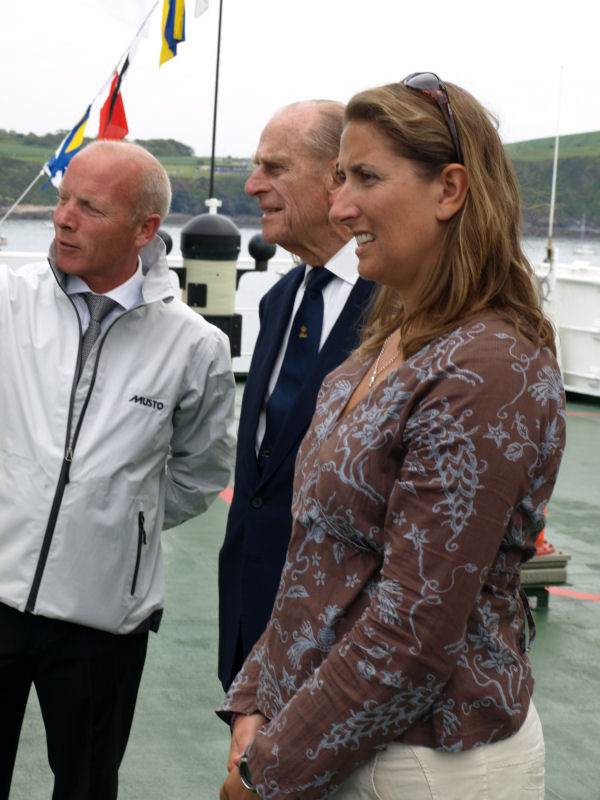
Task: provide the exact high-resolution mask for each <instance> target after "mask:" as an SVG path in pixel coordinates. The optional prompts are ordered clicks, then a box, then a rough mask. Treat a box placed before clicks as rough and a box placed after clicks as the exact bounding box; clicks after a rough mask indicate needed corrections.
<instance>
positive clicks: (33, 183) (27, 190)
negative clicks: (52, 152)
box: [0, 169, 44, 225]
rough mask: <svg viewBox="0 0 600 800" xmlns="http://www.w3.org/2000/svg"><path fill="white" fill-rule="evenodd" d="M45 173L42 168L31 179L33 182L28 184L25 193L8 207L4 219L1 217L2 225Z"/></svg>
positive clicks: (0, 223) (0, 222)
mask: <svg viewBox="0 0 600 800" xmlns="http://www.w3.org/2000/svg"><path fill="white" fill-rule="evenodd" d="M43 174H44V170H43V169H42V170H40V172H39V173H38V174H37V175H36V176H35V178H34V179H33V180H32V181H31V183H30V184H29V186H28V187H27V188H26V189H25V191H24V192H23V194H22V195H21V196H20V197H19V199H18V200H15V202H14V203H13V204H12V206H11V207H10V208H9V209H8V211H7V212H6V214H5V215H4V216H3V217H2V219H0V225H2V223H3V222H4V221H5V220H6V219H7V218H8V217H9V216H10V215H11V214H12V212H13V211H14V210H15V208H16V207H17V206H18V205H19V203H20V202H21V200H22V199H23V198H24V197H25V195H26V194H27V193H28V192H29V191H31V189H33V187H34V186H35V184H36V183H37V182H38V181H39V179H40V178H41V177H42V175H43Z"/></svg>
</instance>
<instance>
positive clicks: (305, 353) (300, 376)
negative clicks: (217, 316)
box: [260, 267, 334, 460]
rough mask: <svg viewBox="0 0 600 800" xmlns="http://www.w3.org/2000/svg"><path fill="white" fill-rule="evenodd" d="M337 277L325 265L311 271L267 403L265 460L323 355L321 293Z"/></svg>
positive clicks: (264, 443)
mask: <svg viewBox="0 0 600 800" xmlns="http://www.w3.org/2000/svg"><path fill="white" fill-rule="evenodd" d="M333 277H334V276H333V273H331V272H330V271H329V270H328V269H326V268H325V267H315V268H314V269H312V270H311V271H310V272H309V274H308V278H307V281H306V288H305V290H304V297H303V298H302V302H301V303H300V306H299V307H298V310H297V311H296V314H295V316H294V320H293V322H292V327H291V329H290V338H289V340H288V345H287V348H286V351H285V355H284V357H283V363H282V364H281V371H280V373H279V377H278V378H277V383H276V384H275V388H274V389H273V392H272V394H271V396H270V397H269V400H268V402H267V427H266V432H265V436H264V439H263V442H262V446H261V451H260V456H261V460H262V459H264V458H268V457H269V455H270V452H271V447H272V445H273V443H274V442H275V440H276V439H277V437H278V435H279V433H280V431H281V429H282V427H283V423H284V422H285V418H286V417H287V415H288V413H289V411H290V408H291V407H292V404H293V402H294V400H295V399H296V396H297V394H298V392H299V391H300V387H301V386H302V384H303V383H304V381H305V379H306V376H307V375H308V373H309V372H310V370H311V369H312V367H313V365H314V363H315V360H316V358H317V356H318V354H319V344H320V342H321V331H322V329H323V295H322V293H321V292H322V289H323V288H324V287H325V286H326V285H327V284H328V283H329V281H330V280H331V279H332V278H333Z"/></svg>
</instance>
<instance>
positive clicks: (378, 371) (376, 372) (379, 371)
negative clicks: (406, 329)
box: [369, 333, 400, 389]
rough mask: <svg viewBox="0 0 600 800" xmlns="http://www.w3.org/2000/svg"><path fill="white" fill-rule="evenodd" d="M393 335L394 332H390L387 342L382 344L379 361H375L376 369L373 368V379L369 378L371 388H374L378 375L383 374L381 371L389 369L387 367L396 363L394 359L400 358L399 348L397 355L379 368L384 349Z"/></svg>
mask: <svg viewBox="0 0 600 800" xmlns="http://www.w3.org/2000/svg"><path fill="white" fill-rule="evenodd" d="M392 335H393V334H391V333H390V335H389V336H388V337H387V339H386V340H385V342H384V343H383V345H382V347H381V350H380V351H379V355H378V356H377V361H376V362H375V369H374V370H373V373H372V375H371V379H370V380H369V389H372V388H373V384H374V383H375V379H376V378H377V376H378V375H381V373H382V372H383V371H384V370H386V369H387V368H388V367H389V366H390V365H391V364H393V363H394V361H396V359H398V358H400V350H398V351H397V352H396V355H395V356H394V357H393V358H390V360H389V361H387V362H386V363H385V364H384V365H383V367H381V369H380V368H379V362H380V361H381V356H382V355H383V351H384V350H385V348H386V345H387V343H388V342H389V340H390V339H391V338H392Z"/></svg>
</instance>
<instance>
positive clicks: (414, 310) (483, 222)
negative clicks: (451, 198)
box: [344, 83, 555, 357]
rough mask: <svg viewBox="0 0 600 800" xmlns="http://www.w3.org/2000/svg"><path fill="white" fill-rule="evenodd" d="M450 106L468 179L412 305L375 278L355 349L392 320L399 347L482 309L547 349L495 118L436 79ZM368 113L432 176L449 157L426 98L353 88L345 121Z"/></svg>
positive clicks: (397, 88) (448, 144)
mask: <svg viewBox="0 0 600 800" xmlns="http://www.w3.org/2000/svg"><path fill="white" fill-rule="evenodd" d="M445 85H446V89H447V91H448V96H449V98H450V103H451V105H452V110H453V112H454V120H455V123H456V128H457V132H458V138H459V142H460V147H461V150H462V157H463V162H464V165H465V169H466V173H467V178H468V183H469V189H468V192H467V196H466V200H465V203H464V205H463V207H462V208H461V209H460V211H459V212H457V213H456V214H455V215H454V217H453V218H452V219H451V220H450V221H449V222H448V225H447V229H446V233H445V236H444V240H443V243H442V246H441V249H440V252H439V255H438V258H437V261H436V263H435V265H434V267H433V269H432V271H431V272H430V273H429V274H428V275H427V276H426V278H425V279H424V281H423V283H422V285H421V287H420V289H419V292H418V295H417V298H416V300H415V302H414V304H411V308H410V309H408V308H406V307H405V306H404V304H403V302H402V300H401V299H400V298H399V297H398V294H397V292H396V291H395V290H393V289H390V288H387V287H382V288H381V289H380V290H379V292H378V293H377V294H376V296H375V298H374V300H373V302H372V304H371V307H370V309H369V312H368V320H367V323H366V325H365V329H364V333H363V339H362V343H361V345H360V347H359V350H358V354H359V356H360V357H368V356H369V355H371V354H372V353H373V352H376V351H377V350H378V349H379V348H380V347H381V345H382V343H383V342H384V341H385V339H386V337H387V336H388V335H389V334H390V333H392V331H394V330H396V328H398V327H399V328H400V331H401V337H400V339H401V343H402V351H403V354H404V356H405V357H408V356H410V355H413V354H414V353H415V352H416V351H417V350H418V349H419V348H420V347H422V346H423V345H424V344H426V343H427V342H429V341H431V340H432V339H433V338H435V337H436V336H439V335H441V334H444V333H447V332H449V331H451V330H453V329H454V328H455V327H456V326H457V325H459V324H461V323H462V322H464V321H466V320H468V319H469V318H470V317H472V316H473V315H474V314H476V313H478V312H479V311H481V310H484V309H493V310H496V311H498V312H499V313H500V314H501V315H502V316H504V317H505V318H507V319H509V320H511V321H512V322H513V323H514V324H515V326H516V329H517V331H518V332H519V333H520V334H521V335H522V336H525V337H526V338H528V339H530V340H531V341H533V342H534V343H535V344H537V345H539V346H547V347H549V348H550V349H551V350H552V351H553V352H555V341H554V329H553V327H552V324H551V323H550V321H549V320H548V319H547V317H546V316H545V315H544V313H543V311H542V308H541V301H540V297H539V293H538V290H537V285H536V279H535V274H534V272H533V269H532V267H531V264H530V263H529V261H528V260H527V258H526V256H525V255H524V253H523V251H522V249H521V244H520V233H521V230H520V225H521V204H520V198H519V189H518V184H517V180H516V177H515V174H514V172H513V169H512V167H511V165H510V163H509V161H508V159H507V157H506V154H505V152H504V147H503V146H502V142H501V141H500V137H499V136H498V132H497V123H496V121H495V120H493V118H492V117H491V116H490V114H489V113H488V112H487V111H486V110H485V109H484V108H483V107H482V106H481V105H480V104H479V103H478V102H477V100H475V98H474V97H472V96H471V95H470V94H469V93H468V92H466V91H465V90H464V89H461V88H460V87H458V86H455V85H453V84H445ZM354 121H356V122H367V123H369V124H372V125H374V126H375V127H376V128H377V130H378V131H379V132H380V133H383V134H384V136H386V137H387V139H388V141H389V144H390V146H391V148H392V150H393V151H394V152H395V153H396V154H397V155H399V156H402V157H404V158H408V159H411V160H413V161H415V162H416V166H417V169H418V170H419V173H420V174H422V175H423V177H427V176H430V177H432V178H433V177H434V176H435V175H437V174H439V173H440V172H441V170H442V169H443V168H444V167H445V166H446V165H447V164H450V163H453V162H456V150H455V147H454V144H453V142H452V138H451V135H450V132H449V130H448V128H447V126H446V122H445V120H444V117H443V115H442V113H441V112H440V109H439V108H438V106H437V104H436V103H435V102H434V100H433V99H431V98H430V97H428V96H426V95H424V94H422V93H421V92H418V91H415V90H414V89H410V88H409V87H407V86H404V85H403V84H401V83H396V84H391V85H388V86H381V87H378V88H376V89H369V90H367V91H364V92H361V93H360V94H357V95H355V96H354V97H353V98H352V99H351V100H350V102H349V103H348V105H347V107H346V112H345V117H344V122H345V124H348V123H349V122H354Z"/></svg>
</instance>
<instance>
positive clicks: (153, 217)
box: [136, 214, 160, 250]
mask: <svg viewBox="0 0 600 800" xmlns="http://www.w3.org/2000/svg"><path fill="white" fill-rule="evenodd" d="M159 228H160V216H159V215H158V214H149V215H148V216H147V217H146V219H145V220H144V221H143V222H142V223H140V226H139V232H138V236H137V241H136V245H137V246H138V247H139V248H140V250H141V249H142V247H145V246H146V245H147V244H148V242H150V241H152V239H153V238H154V236H155V235H156V232H157V231H158V229H159Z"/></svg>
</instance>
